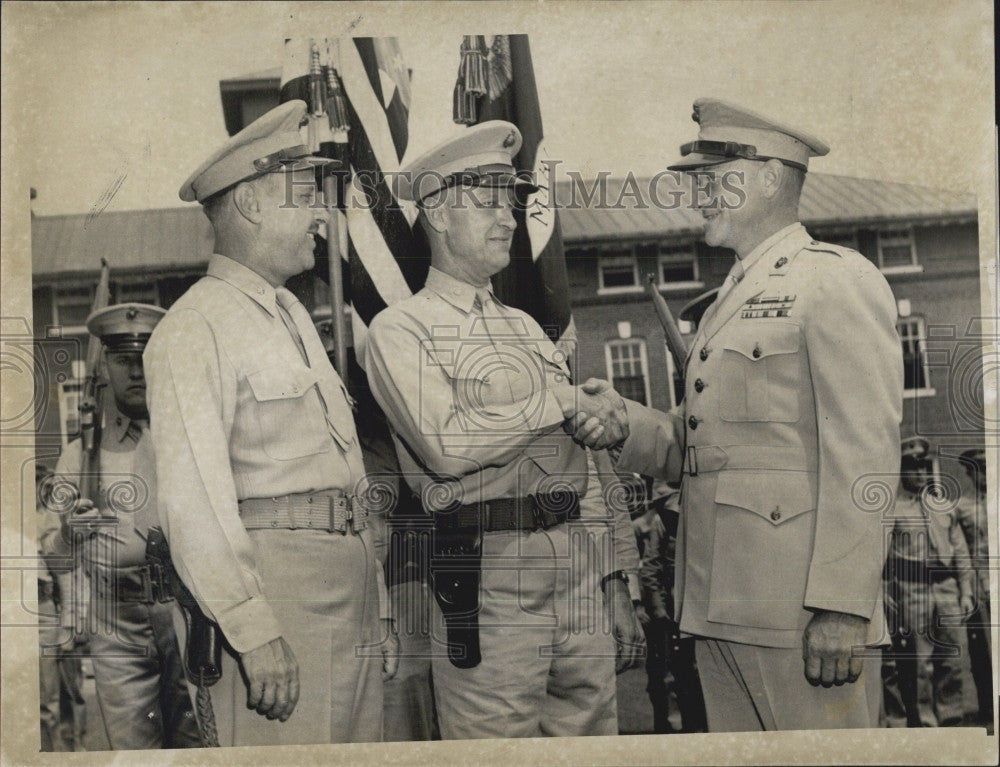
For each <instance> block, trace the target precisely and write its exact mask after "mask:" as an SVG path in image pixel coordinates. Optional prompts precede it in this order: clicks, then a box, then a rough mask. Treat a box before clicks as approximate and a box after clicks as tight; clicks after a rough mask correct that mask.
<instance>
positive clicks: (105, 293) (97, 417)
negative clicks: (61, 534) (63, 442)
mask: <svg viewBox="0 0 1000 767" xmlns="http://www.w3.org/2000/svg"><path fill="white" fill-rule="evenodd" d="M110 279H111V269H110V267H109V266H108V262H107V261H106V260H104V259H103V258H102V259H101V278H100V279H99V280H98V282H97V291H96V292H95V294H94V304H93V306H92V307H91V309H90V311H91V313H93V312H96V311H97V310H98V309H103V308H105V307H106V306H107V305H108V301H109V299H110V296H111V290H110V286H109V281H110ZM101 351H102V347H101V339H100V338H97V337H96V336H91V337H90V339H89V340H88V341H87V359H86V367H85V370H86V372H85V378H84V380H83V392H82V394H81V397H80V443H81V447H82V448H83V460H82V462H81V466H80V495H81V497H83V498H89V499H90V500H92V501H93V502H94V503H97V494H98V492H99V491H100V483H99V482H98V479H99V476H100V473H101V465H100V452H101V420H102V415H103V413H102V405H103V402H102V401H103V399H104V386H105V382H104V381H103V380H102V378H101Z"/></svg>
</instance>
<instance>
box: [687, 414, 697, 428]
mask: <svg viewBox="0 0 1000 767" xmlns="http://www.w3.org/2000/svg"><path fill="white" fill-rule="evenodd" d="M698 423H699V421H698V419H697V418H695V417H694V416H691V417H690V418H688V427H689V428H691V429H697V428H698Z"/></svg>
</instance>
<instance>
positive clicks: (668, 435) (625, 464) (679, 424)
mask: <svg viewBox="0 0 1000 767" xmlns="http://www.w3.org/2000/svg"><path fill="white" fill-rule="evenodd" d="M625 412H626V413H627V415H628V428H629V433H628V438H627V439H626V440H625V442H624V444H623V445H622V450H621V453H620V454H619V455H618V461H617V468H618V470H619V471H634V472H637V473H639V474H644V475H646V476H647V477H653V478H655V479H665V480H667V481H668V482H679V481H680V478H681V467H682V462H683V455H682V446H683V444H684V403H683V402H681V403H680V404H679V405H678V406H677V407H676V408H674V409H673V410H672V411H670V412H669V413H662V412H660V411H658V410H653V409H652V408H648V407H645V406H644V405H640V404H639V403H638V402H633V401H632V400H628V399H627V400H625Z"/></svg>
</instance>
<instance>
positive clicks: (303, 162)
mask: <svg viewBox="0 0 1000 767" xmlns="http://www.w3.org/2000/svg"><path fill="white" fill-rule="evenodd" d="M324 165H338V166H339V165H343V163H342V162H341V161H340V160H335V159H334V158H332V157H320V156H319V155H307V156H306V157H299V158H298V159H296V160H293V161H292V162H286V163H283V164H282V168H281V170H282V172H284V173H288V172H291V171H296V170H310V169H312V168H316V167H319V166H324Z"/></svg>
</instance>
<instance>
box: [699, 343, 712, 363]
mask: <svg viewBox="0 0 1000 767" xmlns="http://www.w3.org/2000/svg"><path fill="white" fill-rule="evenodd" d="M710 352H711V350H710V349H709V348H708V347H707V346H703V347H701V351H700V352H698V356H699V357H701V361H702V362H704V361H705V360H707V359H708V355H709V353H710Z"/></svg>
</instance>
